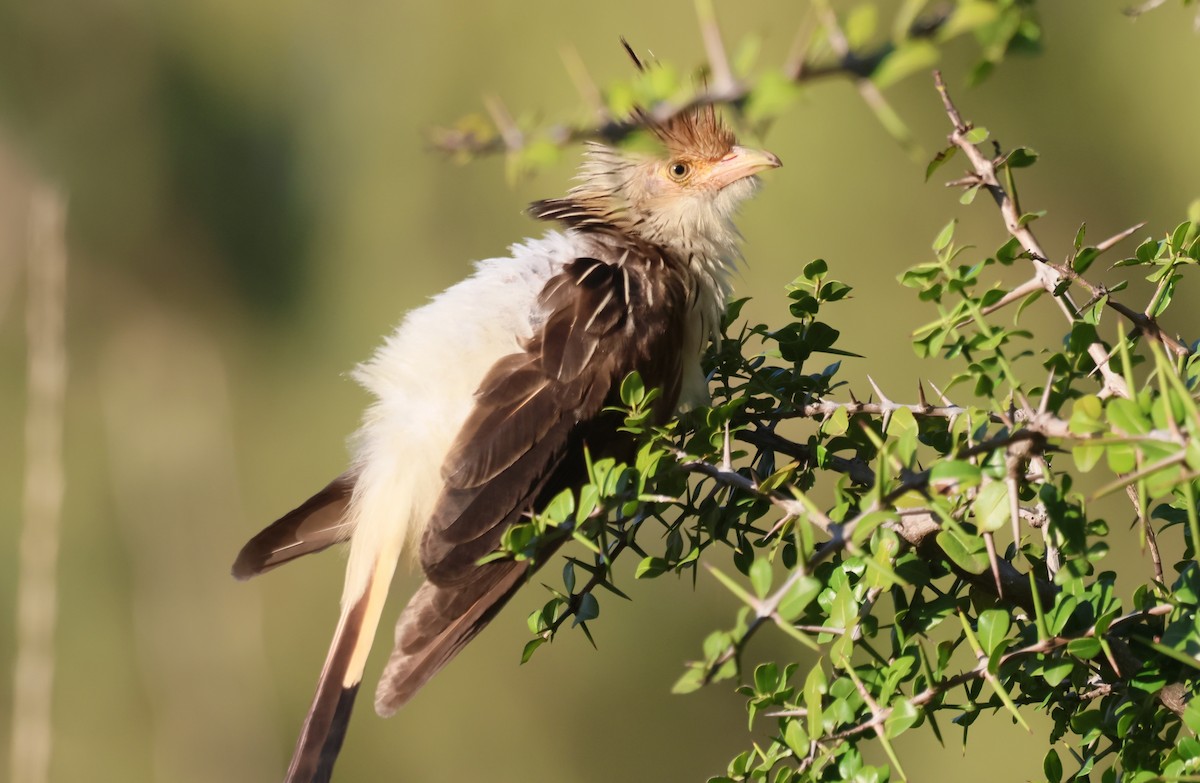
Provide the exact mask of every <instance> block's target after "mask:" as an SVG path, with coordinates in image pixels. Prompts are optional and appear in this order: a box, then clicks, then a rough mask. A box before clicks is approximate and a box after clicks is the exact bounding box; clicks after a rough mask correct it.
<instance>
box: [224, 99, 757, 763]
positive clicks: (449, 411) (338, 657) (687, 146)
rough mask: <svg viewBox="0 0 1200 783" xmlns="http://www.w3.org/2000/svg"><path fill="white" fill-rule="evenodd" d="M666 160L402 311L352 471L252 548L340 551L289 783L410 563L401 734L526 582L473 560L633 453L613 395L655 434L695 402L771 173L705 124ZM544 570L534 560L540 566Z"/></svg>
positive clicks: (677, 134) (609, 153)
mask: <svg viewBox="0 0 1200 783" xmlns="http://www.w3.org/2000/svg"><path fill="white" fill-rule="evenodd" d="M638 119H639V121H640V122H642V123H643V124H645V125H646V126H647V127H648V129H649V130H650V132H651V133H653V134H654V136H656V137H657V139H658V140H659V141H660V142H661V144H662V147H663V153H662V154H661V155H659V156H647V155H639V154H633V153H627V152H623V151H619V150H616V149H613V148H610V147H608V146H604V145H601V144H591V145H589V146H588V149H587V151H586V157H585V160H584V162H583V165H582V167H581V170H580V174H579V184H578V185H576V186H575V187H574V188H573V189H571V190H570V191H569V192H568V194H567V195H566V197H564V198H560V199H553V200H549V201H539V202H536V203H535V204H533V205H532V207H531V208H530V212H531V214H532V215H533V216H534V217H535V218H538V219H540V220H546V221H554V222H558V223H561V224H562V226H563V227H562V229H561V230H555V231H550V232H549V233H547V234H546V235H545V236H543V237H542V238H541V239H535V240H529V241H526V242H524V243H522V244H519V245H515V246H513V247H512V249H511V253H512V255H511V257H508V258H494V259H490V260H487V261H482V262H479V263H478V264H477V265H476V269H475V273H474V274H473V275H472V276H471V277H469V278H467V279H466V280H464V281H463V282H461V283H458V284H457V285H454V286H452V287H451V288H449V289H447V290H446V291H445V292H443V293H441V294H439V295H438V296H435V297H434V298H433V300H432V301H430V302H429V303H428V304H426V305H425V306H423V307H420V308H418V309H416V310H413V311H412V312H411V313H409V314H408V316H407V317H406V318H405V319H404V321H403V322H402V323H401V324H400V326H399V328H398V329H397V330H396V332H395V333H394V334H393V335H392V336H391V337H389V338H388V339H387V341H386V342H385V343H384V344H383V346H382V347H381V348H379V350H378V351H377V352H376V354H375V355H374V357H372V358H371V359H370V360H369V361H367V362H366V363H364V364H362V365H360V366H359V367H358V369H357V371H356V372H355V378H356V379H357V380H358V382H359V383H361V384H362V385H363V386H364V387H365V388H366V389H367V390H368V391H369V392H371V393H372V394H373V395H374V396H375V398H376V399H375V401H374V402H373V403H372V405H371V406H370V408H369V409H368V410H367V412H366V415H365V417H364V420H363V424H362V427H361V428H360V429H359V431H358V433H357V436H356V438H355V447H354V459H353V462H352V464H351V467H350V468H349V470H347V471H346V472H345V473H343V474H342V475H341V476H339V477H337V478H336V479H334V480H333V481H332V482H330V484H329V485H328V486H326V487H325V488H324V489H322V490H321V491H320V492H318V493H317V494H315V495H313V496H312V497H311V498H309V499H308V500H307V501H305V502H304V503H303V504H302V505H301V506H299V507H298V508H296V509H295V510H294V511H292V512H290V513H288V514H287V515H285V516H284V517H282V518H281V519H279V520H278V521H277V522H275V523H274V524H272V525H271V526H269V527H267V528H266V529H265V530H263V531H262V532H261V533H259V534H258V535H256V536H255V537H254V538H253V539H251V540H250V542H249V543H247V544H246V546H245V547H244V548H243V549H242V551H241V553H240V554H239V555H238V558H237V562H236V563H235V564H234V567H233V573H234V576H236V577H237V578H239V579H247V578H249V577H251V576H254V575H256V574H260V573H262V572H264V571H268V570H270V569H272V568H275V567H276V566H279V565H281V564H283V563H286V562H288V561H290V560H293V559H295V558H297V557H299V556H301V555H305V554H308V553H310V552H317V551H320V550H322V549H325V548H326V547H328V546H330V545H331V544H334V543H337V542H339V541H343V540H347V539H348V540H349V542H350V556H349V562H348V565H347V568H346V582H345V588H344V592H343V594H342V611H341V618H340V619H339V621H338V625H337V630H336V631H335V633H334V637H333V644H332V646H331V647H330V649H329V654H328V657H327V658H326V660H325V666H324V668H323V669H322V671H321V676H320V680H319V681H318V685H317V693H316V697H315V698H314V700H313V704H312V707H311V709H310V710H309V713H308V717H307V719H306V720H305V722H304V727H303V729H302V731H301V735H300V739H299V741H298V742H297V745H296V750H295V754H294V755H293V757H292V762H291V766H290V767H289V769H288V773H287V780H288V781H304V782H305V783H308V782H309V781H327V780H329V778H330V775H331V773H332V769H333V763H334V761H335V759H336V757H337V753H338V750H339V749H340V747H341V744H342V740H343V738H344V737H345V732H346V727H347V724H348V722H349V719H350V711H351V707H352V705H353V702H354V697H355V694H356V693H357V691H358V687H359V683H360V682H361V680H362V676H363V667H364V664H365V662H366V659H367V653H368V651H369V650H370V647H371V643H372V641H373V639H374V636H375V631H376V628H377V626H378V623H379V619H380V613H381V610H382V609H383V605H384V598H385V597H386V595H387V591H388V587H389V585H390V583H391V581H392V575H393V573H394V571H395V569H396V564H397V561H398V559H399V558H400V556H401V554H402V553H403V552H404V551H406V550H409V549H412V548H415V549H416V551H417V552H418V553H419V560H420V565H421V568H422V570H423V571H424V574H425V582H424V584H422V585H421V587H420V588H419V589H418V590H417V591H416V593H415V594H414V595H413V597H412V599H411V600H410V601H409V602H408V605H407V606H406V607H405V609H404V612H403V614H402V615H401V616H400V620H399V623H398V625H397V628H396V645H395V649H394V651H393V652H392V656H391V659H390V660H389V662H388V664H387V668H386V670H385V671H384V673H383V677H382V678H381V680H380V683H379V688H378V690H377V691H376V694H375V709H376V710H377V711H378V712H379V714H380V715H384V716H387V715H391V714H392V713H394V712H395V711H396V710H397V709H398V708H399V707H401V706H402V705H404V704H405V703H406V702H407V701H408V700H409V699H411V698H412V696H413V695H414V694H415V693H416V692H417V690H418V689H420V688H421V686H423V685H424V684H425V683H426V682H427V681H428V680H429V678H430V677H432V676H433V675H434V674H435V673H437V671H438V670H440V669H441V668H442V667H443V666H445V665H446V663H447V662H448V661H450V659H451V658H453V657H454V656H455V654H457V653H458V651H459V650H460V649H462V647H463V645H465V644H466V643H467V642H468V641H470V640H471V639H472V638H473V637H474V636H475V634H477V633H479V631H480V630H482V629H483V627H484V626H486V625H487V624H488V622H489V621H491V619H492V618H493V617H494V616H495V615H496V613H497V612H498V611H499V610H500V608H501V607H502V606H503V605H504V603H505V602H506V601H508V599H509V598H510V597H511V596H512V595H513V593H514V592H515V591H516V590H517V589H518V588H519V587H520V586H521V584H522V583H523V582H524V581H525V579H526V577H527V576H528V575H529V572H530V570H531V567H536V565H534V566H531V563H530V561H527V560H526V561H515V560H511V559H501V560H495V559H493V560H490V562H487V563H484V564H480V560H481V558H483V557H484V556H486V555H488V554H489V553H491V552H493V551H494V550H495V549H496V548H497V546H498V544H499V542H500V539H501V536H502V535H503V533H504V531H505V530H506V529H507V528H508V527H509V526H510V525H512V524H513V523H514V522H516V521H518V520H520V519H521V518H522V517H525V516H527V515H528V514H530V513H531V512H533V511H536V510H539V509H540V507H541V506H542V505H544V504H545V503H546V502H548V501H549V500H550V499H551V498H553V497H554V496H555V495H557V494H558V493H559V492H561V491H562V490H563V489H566V488H576V487H579V486H581V485H582V484H583V483H585V482H586V465H585V450H586V451H587V452H588V453H590V455H591V456H592V457H595V458H599V457H605V456H613V457H618V458H621V457H623V456H624V455H626V454H629V453H630V449H631V447H632V444H631V443H630V442H629V436H628V435H627V434H624V433H621V432H619V431H618V428H619V427H620V425H621V424H622V418H621V417H620V415H619V414H614V413H612V412H609V411H605V408H606V407H607V406H610V405H613V404H616V403H619V396H618V388H619V386H620V384H621V382H622V380H623V379H624V378H625V377H626V376H627V375H628V374H629V373H631V372H634V371H637V372H638V373H640V374H641V377H642V379H643V381H644V383H645V385H646V386H647V388H658V389H661V391H662V394H661V396H659V397H658V398H657V400H656V401H655V405H656V409H655V411H654V413H655V415H656V417H657V420H658V421H660V422H661V421H663V420H665V419H666V418H667V417H669V416H670V415H671V414H672V412H673V411H674V410H675V409H676V407H677V406H683V405H694V404H702V403H704V402H706V401H707V399H708V397H707V389H706V383H705V378H704V376H703V374H702V372H701V369H700V366H699V358H700V354H701V352H702V350H703V348H704V345H705V344H706V343H707V341H708V340H709V339H710V338H711V337H714V336H716V330H717V329H718V326H719V323H720V318H721V315H722V312H723V311H724V307H725V300H726V297H727V295H728V293H729V290H730V283H729V275H730V273H731V271H732V268H733V266H734V264H735V262H736V261H737V259H738V257H739V252H738V241H739V238H740V237H739V234H738V232H737V229H736V228H735V227H734V225H733V223H732V222H731V220H732V217H733V214H734V212H735V210H736V209H737V207H738V205H739V203H741V202H742V201H743V200H744V199H746V198H747V197H748V196H750V194H751V193H752V192H753V191H754V189H755V184H756V181H757V178H756V177H755V176H754V175H755V174H756V173H758V172H760V171H763V170H765V169H770V168H774V167H777V166H779V165H780V163H779V158H777V157H775V155H773V154H771V153H769V152H762V151H758V150H753V149H748V148H746V147H741V146H738V145H737V144H736V143H735V140H734V137H733V134H732V133H731V132H730V131H729V130H728V129H727V128H726V127H725V126H724V125H723V124H722V122H721V120H720V119H719V118H718V116H717V114H716V112H715V111H714V110H713V109H712V107H702V108H699V109H694V110H689V111H687V112H684V113H681V114H679V115H677V116H675V117H673V118H671V119H668V120H666V121H663V122H654V121H651V119H650V118H649V117H648V116H647V115H639V118H638ZM548 554H549V553H548V552H542V553H539V562H541V561H544V556H546V555H548Z"/></svg>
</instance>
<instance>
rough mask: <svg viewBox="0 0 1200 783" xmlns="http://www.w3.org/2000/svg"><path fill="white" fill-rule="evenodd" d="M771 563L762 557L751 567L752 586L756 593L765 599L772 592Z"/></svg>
mask: <svg viewBox="0 0 1200 783" xmlns="http://www.w3.org/2000/svg"><path fill="white" fill-rule="evenodd" d="M772 576H773V574H772V570H771V561H770V560H767V558H765V557H760V558H758V559H756V560H755V561H754V563H753V564H751V566H750V584H751V585H752V586H753V587H754V593H755V595H757V596H758V597H759V598H763V597H765V596H766V595H767V593H768V592H770V590H771V577H772Z"/></svg>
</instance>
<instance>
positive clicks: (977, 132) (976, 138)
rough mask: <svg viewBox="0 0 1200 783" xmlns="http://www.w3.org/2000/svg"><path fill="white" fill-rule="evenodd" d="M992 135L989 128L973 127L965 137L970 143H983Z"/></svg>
mask: <svg viewBox="0 0 1200 783" xmlns="http://www.w3.org/2000/svg"><path fill="white" fill-rule="evenodd" d="M990 135H991V134H990V133H988V129H987V128H971V130H969V131H967V132H966V135H964V136H963V138H964V139H966V141H967V143H968V144H982V143H983V142H985V141H987V139H988V136H990Z"/></svg>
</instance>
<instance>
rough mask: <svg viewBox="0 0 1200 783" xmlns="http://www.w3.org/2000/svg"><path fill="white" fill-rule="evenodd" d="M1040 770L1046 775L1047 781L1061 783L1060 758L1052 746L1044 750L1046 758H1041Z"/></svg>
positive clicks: (1061, 767) (1061, 766) (1061, 768)
mask: <svg viewBox="0 0 1200 783" xmlns="http://www.w3.org/2000/svg"><path fill="white" fill-rule="evenodd" d="M1042 772H1043V773H1045V775H1046V781H1047V783H1062V779H1063V765H1062V760H1061V759H1060V758H1059V757H1058V753H1057V752H1056V751H1055V750H1054V748H1051V749H1050V750H1048V751H1047V752H1046V758H1044V759H1043V760H1042Z"/></svg>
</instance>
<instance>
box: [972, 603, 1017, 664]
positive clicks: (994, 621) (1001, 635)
mask: <svg viewBox="0 0 1200 783" xmlns="http://www.w3.org/2000/svg"><path fill="white" fill-rule="evenodd" d="M1010 623H1011V618H1010V617H1009V615H1008V612H1007V611H1005V610H1004V609H988V610H987V611H984V612H980V614H979V622H978V624H977V625H978V627H979V633H978V636H979V644H980V645H981V646H982V647H983V652H984V654H985V655H987V656H988V657H989V658H991V657H994V656H995V655H996V653H997V652H1003V647H1002V645H1003V644H1004V640H1005V638H1006V637H1007V636H1008V630H1009V627H1010Z"/></svg>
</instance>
